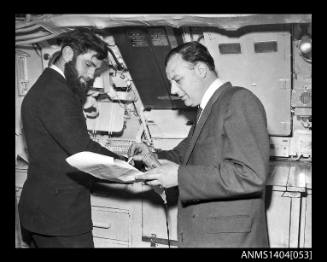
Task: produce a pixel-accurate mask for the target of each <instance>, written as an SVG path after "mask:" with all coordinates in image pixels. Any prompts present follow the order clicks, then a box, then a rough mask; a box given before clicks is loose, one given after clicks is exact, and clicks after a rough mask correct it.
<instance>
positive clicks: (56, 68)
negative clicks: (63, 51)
mask: <svg viewBox="0 0 327 262" xmlns="http://www.w3.org/2000/svg"><path fill="white" fill-rule="evenodd" d="M50 68H52V69H53V70H56V71H57V72H58V73H59V74H61V75H62V76H63V77H64V78H65V79H66V77H65V74H64V72H63V71H61V69H59V67H58V66H56V65H54V64H52V65H51V66H50Z"/></svg>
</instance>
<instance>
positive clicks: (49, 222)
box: [19, 68, 120, 235]
mask: <svg viewBox="0 0 327 262" xmlns="http://www.w3.org/2000/svg"><path fill="white" fill-rule="evenodd" d="M22 122H23V132H24V135H25V138H26V143H27V148H28V155H29V168H28V175H27V180H26V181H25V184H24V187H23V190H22V194H21V198H20V202H19V214H20V220H21V224H22V225H23V226H24V227H25V228H26V229H28V230H30V231H32V232H36V233H40V234H46V235H47V234H48V235H74V234H80V233H84V232H87V231H90V230H91V229H92V221H91V206H90V189H89V187H90V186H91V184H92V181H93V178H92V177H91V176H90V175H88V174H86V173H82V172H79V171H78V170H77V169H74V168H72V167H71V166H69V165H68V164H67V163H66V161H65V159H66V158H67V157H68V156H70V155H72V154H75V153H78V152H81V151H91V152H95V153H100V154H105V155H109V156H113V157H116V158H120V156H117V155H116V154H114V153H112V152H110V151H109V150H107V149H106V148H104V147H102V146H100V145H99V144H97V143H96V142H94V141H92V140H91V139H90V137H89V134H88V132H87V127H86V122H85V117H84V114H83V110H82V104H81V102H80V100H79V99H78V97H77V96H76V95H75V94H74V93H73V92H72V90H71V89H70V88H69V87H68V86H67V84H66V80H65V79H64V77H63V76H61V75H60V74H59V73H58V72H56V71H55V70H53V69H50V68H47V69H45V70H44V72H43V73H42V75H41V76H40V77H39V79H38V80H37V81H36V83H35V84H34V85H33V87H32V88H31V89H30V91H29V92H28V93H27V95H26V97H25V98H24V100H23V103H22Z"/></svg>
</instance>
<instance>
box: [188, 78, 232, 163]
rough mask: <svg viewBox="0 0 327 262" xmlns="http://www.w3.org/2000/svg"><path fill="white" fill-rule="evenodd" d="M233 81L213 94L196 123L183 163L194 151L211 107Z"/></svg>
mask: <svg viewBox="0 0 327 262" xmlns="http://www.w3.org/2000/svg"><path fill="white" fill-rule="evenodd" d="M231 86H232V85H231V83H230V82H227V83H225V84H223V85H222V86H221V87H219V88H218V89H217V90H216V92H215V93H214V94H213V96H212V97H211V98H210V100H209V102H208V104H207V105H206V107H205V108H204V109H203V111H202V115H201V117H200V120H199V122H198V123H197V124H196V126H195V130H194V132H193V136H192V138H191V141H190V145H189V147H188V148H187V150H186V153H185V155H184V159H183V163H184V164H186V163H187V161H188V159H189V157H190V155H191V153H192V151H193V148H194V146H195V143H196V141H197V139H198V137H199V134H200V132H201V130H202V128H203V126H204V124H205V123H206V121H207V119H208V116H209V115H210V113H211V109H212V105H213V104H214V103H215V102H216V101H217V100H218V98H219V97H220V96H221V94H222V93H223V92H224V91H225V90H226V89H227V88H229V87H231Z"/></svg>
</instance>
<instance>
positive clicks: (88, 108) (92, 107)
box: [83, 90, 100, 118]
mask: <svg viewBox="0 0 327 262" xmlns="http://www.w3.org/2000/svg"><path fill="white" fill-rule="evenodd" d="M99 94H100V93H99V92H98V91H94V90H90V91H89V92H87V98H86V102H85V103H84V106H83V108H84V112H85V114H86V116H87V117H90V118H95V117H97V116H98V115H99V111H98V103H97V100H96V97H97V96H98V95H99Z"/></svg>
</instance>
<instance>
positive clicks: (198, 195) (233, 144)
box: [159, 83, 269, 247]
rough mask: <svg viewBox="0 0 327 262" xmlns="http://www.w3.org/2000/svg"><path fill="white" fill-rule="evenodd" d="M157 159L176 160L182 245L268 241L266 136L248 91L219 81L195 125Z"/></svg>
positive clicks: (263, 122) (263, 243)
mask: <svg viewBox="0 0 327 262" xmlns="http://www.w3.org/2000/svg"><path fill="white" fill-rule="evenodd" d="M193 132H194V133H193ZM159 158H166V159H169V160H172V161H174V162H176V163H178V164H180V167H179V170H178V183H179V185H178V189H179V203H178V238H179V241H180V246H181V247H267V246H268V237H267V224H266V215H265V202H264V195H265V184H266V180H267V175H268V166H269V136H268V133H267V126H266V115H265V110H264V107H263V105H262V104H261V102H260V101H259V99H258V98H257V97H256V96H255V95H254V94H253V93H251V92H250V91H249V90H247V89H245V88H242V87H232V86H231V84H230V83H225V84H224V85H222V86H221V87H220V88H219V89H218V90H217V91H216V92H215V93H214V95H213V96H212V97H211V99H210V100H209V102H208V104H207V106H206V107H205V109H204V110H203V112H202V116H201V118H200V120H199V122H198V123H197V125H196V127H195V129H194V126H193V127H192V128H191V130H190V133H189V135H188V137H187V138H186V139H184V140H183V141H182V142H181V143H180V144H179V145H178V146H177V147H175V148H174V149H173V150H171V151H163V152H161V153H159Z"/></svg>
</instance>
